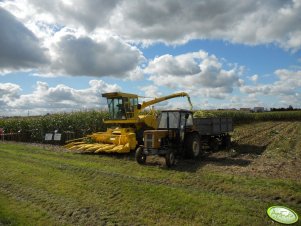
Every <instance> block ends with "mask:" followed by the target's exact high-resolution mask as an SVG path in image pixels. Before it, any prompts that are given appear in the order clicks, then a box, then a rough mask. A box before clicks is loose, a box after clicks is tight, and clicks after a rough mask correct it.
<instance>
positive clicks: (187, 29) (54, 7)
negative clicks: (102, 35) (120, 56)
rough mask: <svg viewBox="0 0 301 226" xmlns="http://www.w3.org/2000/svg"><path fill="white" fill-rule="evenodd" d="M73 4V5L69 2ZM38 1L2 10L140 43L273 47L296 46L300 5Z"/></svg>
mask: <svg viewBox="0 0 301 226" xmlns="http://www.w3.org/2000/svg"><path fill="white" fill-rule="evenodd" d="M72 3H73V4H72ZM72 3H71V1H66V0H53V1H51V2H48V1H41V0H20V1H3V3H2V4H0V5H2V6H3V7H5V8H7V9H8V10H10V11H11V12H12V13H13V14H14V15H16V16H18V18H20V19H22V20H23V21H24V23H25V24H26V26H30V24H31V25H32V24H33V23H31V22H32V21H36V22H38V21H39V22H41V21H44V22H46V23H52V24H60V25H63V26H67V27H72V28H84V29H85V30H86V31H87V32H88V33H91V32H92V31H95V30H102V31H106V32H109V33H110V34H113V35H117V36H119V37H122V38H123V39H126V40H132V41H137V42H143V43H154V42H158V41H163V42H166V43H169V44H170V43H184V42H187V41H188V40H192V39H222V40H228V41H230V42H234V43H243V44H251V45H257V44H266V43H277V44H278V45H279V46H281V47H283V48H285V49H292V50H298V49H300V47H301V39H300V35H301V27H300V26H299V25H300V21H301V16H300V15H301V2H300V0H290V1H282V0H276V1H264V0H258V1H256V2H254V1H253V0H246V1H239V0H228V1H218V0H212V1H189V2H186V1H180V0H153V1H140V0H132V1H126V0H111V1H106V0H97V1H84V0H77V1H73V2H72Z"/></svg>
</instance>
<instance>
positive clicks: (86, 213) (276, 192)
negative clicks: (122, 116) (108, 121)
mask: <svg viewBox="0 0 301 226" xmlns="http://www.w3.org/2000/svg"><path fill="white" fill-rule="evenodd" d="M233 141H234V142H233V147H232V148H231V149H230V150H221V151H219V152H215V153H206V154H205V156H204V157H203V158H201V159H199V160H197V161H195V160H178V162H177V164H176V166H175V167H174V168H172V169H167V168H166V167H165V166H164V165H163V164H161V160H160V159H156V158H154V159H151V160H148V161H147V165H146V166H140V165H138V164H137V163H136V162H135V161H134V157H133V155H132V154H131V155H82V154H74V153H71V152H66V151H65V150H63V149H62V148H60V147H57V146H43V145H32V144H24V143H13V142H6V143H3V142H2V143H0V225H154V224H157V225H278V224H277V223H274V222H273V221H272V220H270V219H269V218H268V216H267V215H266V210H267V208H268V207H269V206H271V205H285V206H287V207H290V208H292V209H293V210H295V211H296V212H297V213H298V214H299V216H300V215H301V181H300V178H301V122H260V123H254V124H247V125H240V126H237V127H236V128H235V131H234V134H233ZM298 223H300V220H299V222H298ZM279 225H280V224H279Z"/></svg>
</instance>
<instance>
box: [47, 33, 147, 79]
mask: <svg viewBox="0 0 301 226" xmlns="http://www.w3.org/2000/svg"><path fill="white" fill-rule="evenodd" d="M52 51H53V53H52V54H53V59H52V60H53V62H52V65H51V68H50V69H48V68H47V69H46V70H50V71H51V73H53V74H65V75H89V76H95V77H102V76H116V77H121V78H122V77H126V74H127V73H131V72H132V71H134V70H136V68H137V67H138V65H139V63H140V61H141V60H143V59H144V58H143V56H142V53H141V52H140V51H139V50H138V49H137V48H135V47H132V46H130V45H128V44H126V43H125V42H123V41H121V40H120V39H117V38H113V37H109V38H107V39H105V40H102V41H96V40H93V39H92V38H90V37H87V36H80V37H76V36H75V35H73V34H66V35H64V36H61V37H59V39H58V41H57V42H55V43H53V44H52ZM133 73H134V72H133Z"/></svg>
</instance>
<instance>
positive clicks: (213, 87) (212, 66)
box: [145, 51, 241, 99]
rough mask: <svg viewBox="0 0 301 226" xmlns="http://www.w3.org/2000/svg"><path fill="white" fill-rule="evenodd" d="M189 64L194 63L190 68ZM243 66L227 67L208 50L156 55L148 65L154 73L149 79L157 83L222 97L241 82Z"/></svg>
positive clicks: (148, 71) (150, 72)
mask: <svg viewBox="0 0 301 226" xmlns="http://www.w3.org/2000/svg"><path fill="white" fill-rule="evenodd" d="M186 65H190V67H189V68H186ZM191 68H192V69H191ZM240 70H241V68H239V67H237V66H234V67H233V68H231V69H229V70H226V69H224V68H223V65H222V63H221V62H220V60H219V59H217V57H215V56H214V55H209V54H208V53H206V52H204V51H199V52H193V53H187V54H182V55H179V56H170V55H163V56H160V57H156V58H155V59H154V60H152V61H151V62H150V63H149V65H148V66H147V67H146V68H145V72H146V73H148V74H150V77H149V80H151V81H153V82H154V84H155V85H157V86H167V87H169V88H172V89H181V90H186V91H188V92H189V93H191V95H201V96H205V97H213V98H218V99H224V98H226V97H227V95H228V94H230V93H232V90H233V87H234V86H239V85H240V84H241V81H240V80H239V74H240V73H241V71H240Z"/></svg>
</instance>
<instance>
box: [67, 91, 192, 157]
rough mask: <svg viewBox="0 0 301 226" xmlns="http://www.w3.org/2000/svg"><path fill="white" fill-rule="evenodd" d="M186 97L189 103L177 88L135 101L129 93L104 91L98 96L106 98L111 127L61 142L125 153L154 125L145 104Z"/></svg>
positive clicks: (154, 118)
mask: <svg viewBox="0 0 301 226" xmlns="http://www.w3.org/2000/svg"><path fill="white" fill-rule="evenodd" d="M185 96H186V97H187V99H188V102H189V104H190V107H191V108H192V104H191V101H190V97H189V95H188V94H187V93H184V92H180V93H175V94H171V95H168V96H163V97H159V98H154V99H152V100H150V101H145V102H142V104H139V103H138V95H136V94H130V93H121V92H113V93H104V94H102V97H105V98H106V99H107V103H108V109H109V116H110V118H109V120H105V121H104V123H105V124H110V125H111V128H109V129H107V131H106V132H97V133H93V134H91V135H88V136H86V137H82V138H79V139H75V140H71V141H68V143H67V144H66V145H65V147H66V148H68V149H69V150H76V151H80V152H84V153H85V152H87V153H88V152H90V153H103V152H107V153H128V152H130V151H131V150H135V149H136V148H137V147H138V145H142V144H143V133H144V131H145V130H149V129H157V128H158V125H157V124H158V123H157V114H156V112H155V111H154V109H152V108H151V109H150V110H149V111H148V113H146V114H145V113H144V112H143V110H145V109H146V108H147V107H149V106H151V105H154V104H157V103H159V102H162V101H165V100H169V99H172V98H176V97H185Z"/></svg>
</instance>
